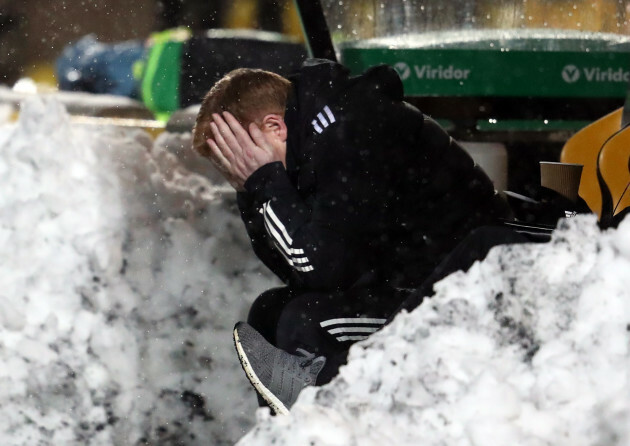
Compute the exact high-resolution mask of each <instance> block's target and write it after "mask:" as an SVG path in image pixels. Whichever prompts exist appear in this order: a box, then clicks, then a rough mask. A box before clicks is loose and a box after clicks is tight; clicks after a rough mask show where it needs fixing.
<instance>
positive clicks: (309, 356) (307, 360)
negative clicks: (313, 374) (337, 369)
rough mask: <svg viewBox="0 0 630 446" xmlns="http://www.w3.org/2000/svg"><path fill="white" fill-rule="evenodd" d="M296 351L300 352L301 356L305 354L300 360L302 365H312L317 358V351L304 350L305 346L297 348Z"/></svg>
mask: <svg viewBox="0 0 630 446" xmlns="http://www.w3.org/2000/svg"><path fill="white" fill-rule="evenodd" d="M295 352H296V353H298V354H299V355H300V356H304V359H302V360H301V361H300V366H302V367H308V366H310V365H311V364H312V363H313V361H314V360H315V358H316V356H315V353H311V352H309V351H307V350H304V349H303V348H298V349H296V350H295Z"/></svg>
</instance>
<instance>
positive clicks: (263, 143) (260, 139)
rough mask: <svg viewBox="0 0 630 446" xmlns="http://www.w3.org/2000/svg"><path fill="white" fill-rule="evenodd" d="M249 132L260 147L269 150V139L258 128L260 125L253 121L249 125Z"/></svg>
mask: <svg viewBox="0 0 630 446" xmlns="http://www.w3.org/2000/svg"><path fill="white" fill-rule="evenodd" d="M249 134H250V135H251V137H252V139H253V140H254V143H255V144H256V145H257V146H258V147H261V148H263V149H265V150H269V148H268V145H269V144H268V143H267V139H266V138H265V135H264V134H263V132H262V131H261V130H260V129H259V128H258V126H257V125H256V124H254V123H253V122H252V123H251V124H250V125H249Z"/></svg>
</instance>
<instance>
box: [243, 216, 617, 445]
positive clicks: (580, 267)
mask: <svg viewBox="0 0 630 446" xmlns="http://www.w3.org/2000/svg"><path fill="white" fill-rule="evenodd" d="M436 288H437V293H436V295H435V297H433V298H432V299H430V300H428V301H425V303H424V304H423V305H421V306H420V307H419V308H418V309H416V310H415V311H413V312H411V313H409V314H402V315H400V316H399V317H397V318H396V320H395V321H394V322H393V323H392V324H391V325H390V326H388V327H386V328H385V329H383V330H382V331H381V332H379V333H376V334H375V335H373V336H371V337H370V338H369V339H368V340H366V341H363V342H362V343H360V344H357V345H355V346H354V347H353V348H352V350H351V356H350V361H349V364H348V365H347V366H346V367H344V368H342V370H341V373H340V376H339V377H338V378H337V379H336V380H334V381H333V382H332V383H331V384H329V385H328V386H325V387H323V388H319V389H318V388H308V389H306V390H305V391H304V392H302V394H301V395H300V397H299V399H298V401H297V404H296V405H295V406H294V407H293V409H292V411H291V413H290V415H288V416H286V417H270V416H269V415H268V412H266V411H263V410H262V409H261V410H259V412H258V416H259V423H258V425H257V426H256V428H255V429H254V430H252V431H251V432H250V433H249V434H248V435H247V436H246V437H244V438H243V439H242V440H241V441H240V442H239V443H238V444H239V446H245V445H248V446H249V445H269V444H274V445H294V444H310V445H317V446H324V445H326V446H332V445H339V446H341V445H344V446H349V445H361V446H382V445H423V446H429V445H461V446H465V445H528V446H538V445H555V446H557V445H567V446H569V445H570V446H579V445H592V446H595V445H601V446H603V445H606V446H613V445H619V446H621V445H628V444H630V219H626V221H624V222H622V225H621V226H620V227H619V229H618V230H611V231H607V232H605V233H601V232H600V231H599V229H598V228H597V226H596V222H595V220H594V219H593V218H591V217H590V216H583V217H580V218H575V219H573V220H568V221H566V222H563V223H562V224H561V227H560V228H559V229H558V230H557V233H556V234H555V236H554V239H553V241H552V242H551V243H549V244H544V245H527V246H525V245H521V246H513V247H500V248H495V249H494V250H493V251H491V253H490V255H489V256H488V258H487V259H486V260H485V261H484V262H482V263H476V264H475V265H474V266H473V267H472V268H471V269H470V271H469V272H468V273H466V274H464V273H456V274H454V275H451V276H450V277H448V278H446V279H445V280H443V281H442V282H440V283H439V284H438V285H437V286H436Z"/></svg>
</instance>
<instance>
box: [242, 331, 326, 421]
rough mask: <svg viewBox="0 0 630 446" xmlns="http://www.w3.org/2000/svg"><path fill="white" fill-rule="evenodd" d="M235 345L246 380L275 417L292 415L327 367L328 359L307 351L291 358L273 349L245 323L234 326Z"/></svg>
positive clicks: (282, 351)
mask: <svg viewBox="0 0 630 446" xmlns="http://www.w3.org/2000/svg"><path fill="white" fill-rule="evenodd" d="M234 345H235V346H236V352H237V353H238V358H239V360H240V361H241V366H242V367H243V370H244V371H245V374H246V375H247V379H249V381H250V382H251V383H252V386H254V389H256V392H258V394H259V395H260V396H261V397H263V398H264V400H265V401H267V403H269V406H270V407H271V410H273V411H274V412H275V413H276V414H287V413H289V408H291V406H292V405H293V403H295V400H296V399H297V397H298V395H299V394H300V391H301V390H302V389H303V388H304V387H306V386H312V385H314V384H315V379H316V378H317V375H318V374H319V372H320V371H321V370H322V367H324V364H326V358H324V357H323V356H318V357H316V356H315V355H314V354H312V353H308V352H307V351H305V350H301V349H299V350H298V353H299V354H297V355H292V354H290V353H287V352H285V351H284V350H280V349H279V348H276V347H274V346H273V345H271V344H270V343H269V342H267V340H266V339H265V338H264V337H263V336H262V335H261V334H260V333H258V332H257V331H256V330H254V328H253V327H252V326H251V325H249V324H246V323H245V322H239V323H237V324H236V325H235V326H234Z"/></svg>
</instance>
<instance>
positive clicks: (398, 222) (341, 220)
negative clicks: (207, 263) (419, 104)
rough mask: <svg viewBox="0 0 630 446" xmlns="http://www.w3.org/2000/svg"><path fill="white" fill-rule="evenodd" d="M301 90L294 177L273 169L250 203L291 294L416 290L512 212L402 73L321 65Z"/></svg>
mask: <svg viewBox="0 0 630 446" xmlns="http://www.w3.org/2000/svg"><path fill="white" fill-rule="evenodd" d="M291 81H292V83H293V86H294V91H293V96H292V97H291V98H290V100H289V103H288V105H287V110H286V114H285V122H286V124H287V127H288V130H289V136H288V140H287V160H286V164H287V168H286V170H285V169H284V167H283V165H282V164H281V163H279V162H277V163H271V164H267V165H265V166H263V167H261V168H260V169H258V170H257V171H256V172H254V174H253V175H252V176H251V177H250V178H249V179H248V180H247V182H246V183H245V188H246V191H247V192H245V193H240V194H239V196H238V203H239V208H240V210H241V216H242V218H243V221H244V222H245V225H246V228H247V231H248V233H249V235H250V237H251V240H252V245H253V248H254V250H255V252H256V254H257V255H258V257H259V258H260V259H261V260H262V261H263V262H264V263H265V264H266V265H267V266H268V267H269V268H270V269H271V270H272V271H274V272H275V273H276V274H277V275H278V276H279V277H280V278H281V279H282V280H284V281H285V282H287V283H288V284H289V285H290V286H293V287H297V288H306V289H320V290H332V289H344V288H347V287H350V286H353V285H355V284H357V283H364V284H368V283H372V284H375V283H379V284H389V285H392V286H402V287H412V286H415V285H417V284H419V283H420V282H421V281H422V280H423V279H424V277H426V276H427V275H428V273H430V272H431V270H432V269H433V268H434V267H435V265H436V264H437V263H438V262H439V261H440V260H441V259H442V258H443V257H444V256H445V255H446V254H447V253H448V252H449V251H450V250H451V249H452V248H453V247H454V246H455V244H456V243H457V242H458V241H459V240H460V239H461V238H462V237H464V236H465V235H466V234H467V233H468V232H469V231H470V230H471V229H473V228H475V227H477V226H481V225H484V224H488V223H494V222H496V221H497V220H498V219H499V218H501V217H506V216H507V215H508V213H509V210H508V208H507V205H506V203H505V202H504V201H503V200H501V199H500V198H499V197H498V196H497V195H496V194H495V192H494V189H493V186H492V183H491V181H490V180H489V179H488V177H487V176H486V175H485V173H483V172H482V171H481V170H480V169H479V168H477V167H475V165H474V163H473V161H472V159H471V158H470V157H469V156H468V155H467V154H466V153H465V152H464V151H463V149H461V147H459V146H458V145H457V144H456V143H455V142H454V141H453V140H452V139H451V138H450V137H449V136H448V135H447V134H446V133H445V132H444V131H443V130H442V129H441V128H440V127H439V126H438V125H437V124H436V123H435V122H434V121H432V120H430V119H429V118H428V117H426V116H424V115H423V114H422V113H421V112H420V111H419V110H418V109H416V108H415V107H413V106H411V105H410V104H408V103H406V102H404V101H403V88H402V83H401V82H400V79H399V77H398V75H397V74H396V72H395V71H394V70H393V69H391V68H389V67H386V66H379V67H375V68H372V69H369V70H368V71H366V72H365V73H364V74H363V75H361V76H356V77H350V76H349V73H348V71H347V70H346V68H344V67H343V66H341V65H338V64H335V63H332V62H329V61H323V60H311V61H307V63H305V65H304V66H303V67H302V69H301V70H300V71H299V73H298V74H296V75H295V76H293V77H292V78H291Z"/></svg>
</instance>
